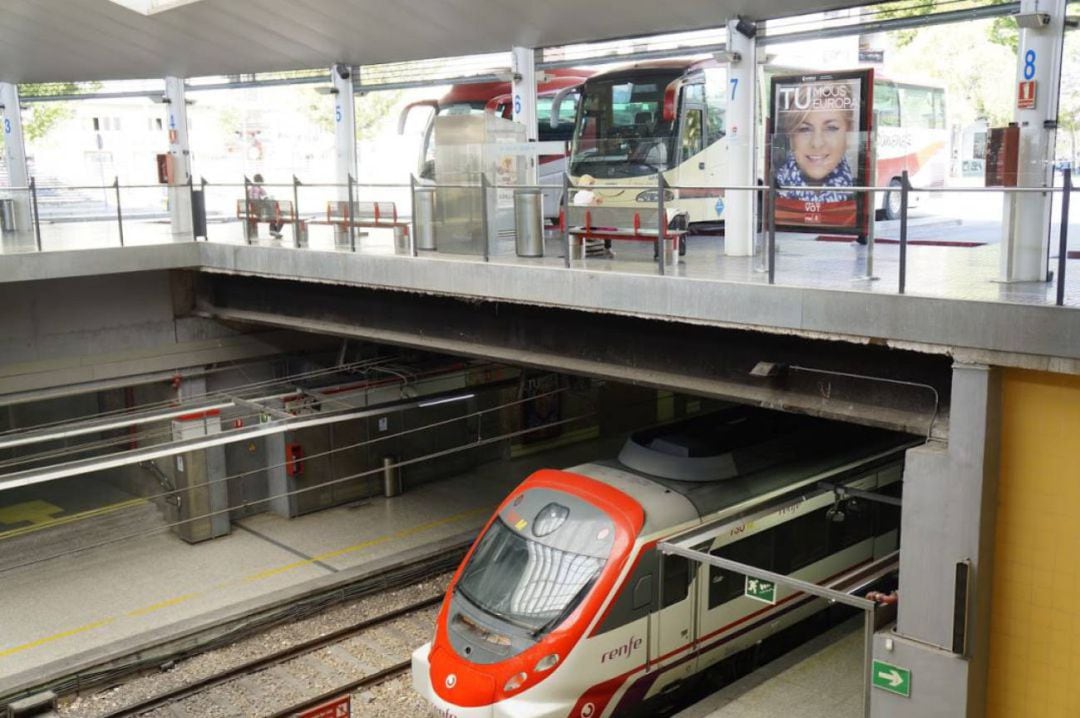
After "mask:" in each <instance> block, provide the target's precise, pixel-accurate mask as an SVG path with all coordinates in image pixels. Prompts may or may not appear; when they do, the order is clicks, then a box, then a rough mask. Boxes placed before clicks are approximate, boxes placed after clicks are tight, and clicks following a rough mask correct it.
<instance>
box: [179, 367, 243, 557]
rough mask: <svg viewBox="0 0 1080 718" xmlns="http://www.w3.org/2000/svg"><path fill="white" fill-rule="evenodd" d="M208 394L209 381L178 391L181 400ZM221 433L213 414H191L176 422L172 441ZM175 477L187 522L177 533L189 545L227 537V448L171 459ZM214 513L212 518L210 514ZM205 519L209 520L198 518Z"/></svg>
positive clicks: (194, 381)
mask: <svg viewBox="0 0 1080 718" xmlns="http://www.w3.org/2000/svg"><path fill="white" fill-rule="evenodd" d="M205 394H206V379H205V378H203V377H198V378H194V379H187V380H185V381H184V383H183V384H181V385H180V387H179V388H178V390H177V398H179V399H181V400H183V399H185V398H187V397H190V396H202V395H205ZM220 433H221V417H220V416H219V415H217V414H215V413H212V412H206V413H204V414H197V413H196V414H192V415H187V416H184V417H181V418H178V419H175V420H173V422H172V438H173V440H174V441H183V440H186V439H194V438H197V437H209V436H215V435H217V434H220ZM166 461H169V459H166ZM166 473H168V474H171V476H172V478H173V483H174V484H175V485H176V488H177V490H178V492H179V496H180V516H179V519H180V520H181V521H183V522H184V523H182V524H180V525H179V526H178V527H176V529H175V531H176V532H177V533H178V534H179V535H180V537H181V538H182V539H184V540H185V541H187V542H188V543H197V542H199V541H206V540H207V539H212V538H217V537H218V536H225V535H226V534H228V533H229V531H230V524H231V522H230V519H229V514H228V513H227V511H226V509H227V508H228V506H229V490H228V486H227V484H226V483H225V481H224V478H225V475H226V472H225V447H224V446H211V447H207V448H205V449H197V450H192V451H187V452H184V453H181V454H177V455H175V456H173V457H171V466H170V467H169V469H168V470H167V471H166ZM208 514H212V515H208ZM199 516H205V517H206V518H195V517H199Z"/></svg>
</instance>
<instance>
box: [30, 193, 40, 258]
mask: <svg viewBox="0 0 1080 718" xmlns="http://www.w3.org/2000/svg"><path fill="white" fill-rule="evenodd" d="M30 201H31V202H32V203H33V205H34V241H35V242H36V243H37V251H39V252H40V251H41V217H39V216H38V201H37V178H36V177H31V178H30Z"/></svg>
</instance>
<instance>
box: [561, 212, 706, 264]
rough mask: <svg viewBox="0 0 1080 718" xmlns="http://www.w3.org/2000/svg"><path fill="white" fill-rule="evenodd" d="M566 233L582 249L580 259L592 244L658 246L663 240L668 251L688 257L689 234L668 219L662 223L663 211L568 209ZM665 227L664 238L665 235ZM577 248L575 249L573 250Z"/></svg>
mask: <svg viewBox="0 0 1080 718" xmlns="http://www.w3.org/2000/svg"><path fill="white" fill-rule="evenodd" d="M568 215H569V216H568V217H566V218H564V219H565V221H566V227H567V229H566V231H567V234H569V235H570V237H571V239H573V240H575V241H574V242H573V243H572V244H576V246H577V247H578V248H580V249H579V254H578V256H579V257H580V258H584V256H585V251H584V246H585V243H586V242H588V241H589V240H604V241H609V240H631V241H637V242H653V243H655V242H656V240H657V237H659V238H660V239H661V241H662V243H663V244H664V245H665V247H664V250H665V251H666V252H671V255H669V256H673V255H674V252H675V250H678V253H679V255H680V256H681V255H685V254H686V242H685V239H686V230H685V229H671V228H670V227H669V224H670V223H669V221H668V218H667V217H665V218H664V221H663V223H661V222H660V221H659V217H660V213H659V208H657V207H655V206H653V207H641V208H636V207H596V206H591V205H590V206H574V205H571V206H570V207H569V208H568ZM661 226H662V227H663V234H662V235H661V232H660V230H661ZM572 248H573V247H572Z"/></svg>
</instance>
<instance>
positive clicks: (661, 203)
mask: <svg viewBox="0 0 1080 718" xmlns="http://www.w3.org/2000/svg"><path fill="white" fill-rule="evenodd" d="M656 177H657V180H656V183H655V184H651V185H647V184H641V183H632V182H628V183H626V184H603V185H582V184H575V183H573V182H571V181H570V180H569V178H568V177H565V176H564V177H563V181H562V183H561V184H560V185H542V184H536V185H520V184H518V185H500V184H496V183H491V182H489V181H488V180H487V179H486V177H483V176H481V179H480V181H479V182H477V183H442V184H437V183H429V182H421V181H419V180H417V179H416V178H415V177H410V182H409V183H408V184H406V183H372V182H358V181H357V180H356V179H355V178H353V177H352V176H350V177H349V178H348V181H347V182H346V183H344V184H339V183H319V182H314V183H308V182H302V181H301V180H300V179H299V178H298V177H296V176H293V177H292V181H291V182H288V183H260V184H259V186H260V187H262V188H264V190H265V191H266V192H267V193H268V194H269V196H270V197H274V198H277V199H278V200H279V201H285V202H291V211H290V212H289V213H288V216H287V217H286V218H285V219H286V222H285V223H282V227H283V226H284V224H286V223H287V224H288V225H290V227H291V233H292V235H293V237H292V239H293V241H292V246H293V247H295V248H298V249H319V248H321V247H317V246H313V245H312V244H310V243H309V242H308V232H309V226H308V225H309V224H325V225H335V226H336V230H335V231H336V232H337V234H336V235H335V242H334V244H333V245H332V246H330V247H328V248H332V249H335V250H338V251H340V250H343V249H346V248H347V249H348V251H351V252H355V251H357V249H358V229H359V228H361V227H365V225H363V224H362V223H359V222H356V221H353V219H352V218H351V213H350V217H349V218H348V221H344V222H333V221H322V220H321V219H320V217H322V216H323V215H324V214H325V213H326V210H325V207H326V206H327V204H328V203H329V202H331V201H335V200H336V201H341V200H344V201H346V202H348V203H349V204H348V207H355V206H356V203H357V202H358V201H359V200H361V199H365V200H366V199H368V198H369V196H370V195H371V194H372V193H377V192H382V193H384V194H386V193H389V194H396V195H397V196H398V197H399V198H400V199H401V200H402V201H401V205H402V207H401V211H400V220H401V221H400V222H398V223H397V224H399V225H401V226H402V227H407V229H406V230H405V233H406V234H407V242H405V243H404V245H403V246H400V247H398V249H399V250H401V251H400V252H399V253H400V254H407V255H410V256H413V257H417V256H420V254H421V251H424V252H425V256H432V255H430V254H427V252H428V251H429V250H430V249H434V247H432V246H431V241H430V239H426V240H425V242H424V243H423V244H424V246H421V242H418V238H419V237H421V236H424V237H426V238H429V237H430V236H431V235H430V234H428V233H429V232H430V231H431V228H430V227H425V226H423V224H422V223H423V222H431V223H433V224H434V225H436V226H437V225H438V223H439V221H440V219H439V217H438V216H435V215H434V213H432V212H430V211H428V212H426V213H425V212H424V211H419V212H418V211H417V210H416V208H417V205H418V201H417V198H418V195H419V193H421V192H424V193H428V195H427V197H426V198H425V201H430V198H431V197H435V198H436V202H437V197H438V195H439V193H440V192H448V191H454V190H456V191H459V192H460V191H463V190H464V191H468V190H473V191H475V192H477V196H478V198H479V201H478V206H479V208H480V212H479V217H478V218H477V225H478V226H477V231H478V233H479V236H480V237H482V242H479V243H478V244H479V247H478V249H477V251H476V253H475V254H476V256H477V257H478V258H480V259H481V260H482V261H485V262H487V261H491V260H492V258H493V256H496V252H495V251H493V246H492V241H493V236H494V235H496V234H497V232H498V227H494V223H495V218H493V217H490V216H489V214H490V210H489V203H488V199H489V198H490V195H491V193H492V192H496V193H498V192H502V191H506V190H540V191H541V192H544V191H547V192H551V193H558V194H559V195H560V196H561V211H560V212H559V214H560V224H559V227H558V234H559V235H561V245H562V246H561V250H562V253H563V266H565V267H566V268H572V267H573V266H574V263H573V259H572V257H573V255H574V249H575V247H574V246H573V243H574V241H580V242H581V245H582V246H584V245H585V244H586V240H585V239H580V237H581V235H582V233H581V232H578V231H575V228H573V227H571V226H570V222H569V218H570V214H571V206H572V197H573V196H574V195H575V194H576V193H578V192H585V191H598V190H602V191H636V192H638V193H641V192H643V191H646V190H654V191H655V194H656V199H655V202H637V203H635V205H634V207H637V208H639V210H640V212H642V213H644V212H655V213H656V216H657V217H669V216H670V215H671V212H669V210H670V207H671V204H670V203H671V202H673V201H675V202H677V198H678V196H679V193H681V192H685V191H692V192H696V193H701V192H707V193H708V195H709V196H710V197H712V196H716V197H724V196H726V195H727V194H728V193H734V192H747V193H753V195H754V200H753V201H752V204H753V205H754V206H756V207H757V212H755V215H756V221H757V224H756V226H755V229H754V233H755V236H754V242H753V246H754V250H753V251H754V255H755V257H756V258H757V259H755V260H754V261H755V262H763V264H760V263H759V265H758V266H757V267H755V269H757V270H758V271H761V272H762V273H764V274H766V275H767V282H768V283H769V284H776V283H777V270H778V259H777V232H778V229H777V221H776V218H777V200H778V199H779V198H780V197H781V193H783V192H785V191H787V190H801V191H806V190H807V189H808V188H806V187H786V186H782V185H779V184H777V183H776V182H775V181H773V182H772V183H770V184H768V185H765V184H758V185H746V186H742V185H724V186H716V185H713V186H686V185H674V184H668V183H667V182H665V181H664V178H663V175H662V174H658V175H656ZM253 186H254V183H252V182H251V180H250V179H249V178H248V177H244V178H243V181H242V182H235V183H211V182H208V181H207V180H206V179H205V178H201V179H200V181H199V182H198V183H195V182H194V181H193V180H189V181H188V182H186V183H182V184H172V185H161V184H122V183H121V182H120V179H119V178H118V177H117V178H114V179H113V181H112V183H110V184H104V185H73V186H50V187H41V186H40V185H38V183H37V182H36V180H35V179H31V181H30V184H29V185H28V186H27V187H9V188H0V218H3V217H5V216H6V217H8V219H5V220H4V221H5V222H7V224H4V225H3V229H4V235H3V236H4V237H5V238H7V237H8V236H9V235H10V234H11V233H12V232H14V233H15V234H16V235H18V234H20V233H22V235H24V236H26V237H27V238H28V240H30V241H28V242H27V244H26V246H25V249H26V250H27V251H43V250H44V249H45V243H44V241H43V232H42V226H43V225H46V226H51V225H53V224H56V223H60V222H63V221H73V219H72V218H70V217H62V216H60V217H58V216H53V217H50V216H48V213H47V212H43V204H45V203H46V201H49V202H55V201H56V200H57V198H58V197H59V196H60V195H61V194H62V193H86V192H93V193H95V195H94V197H95V202H96V204H95V206H94V207H93V209H92V210H88V213H87V214H84V215H81V216H79V217H77V219H78V220H79V221H83V222H104V223H113V224H114V225H115V244H116V245H118V246H121V247H123V246H127V245H128V244H129V243H130V242H129V240H130V238H131V235H130V233H129V232H128V231H126V230H127V229H129V228H130V225H131V224H132V223H134V222H137V221H139V220H140V219H146V218H147V217H152V218H155V219H160V218H161V217H166V216H172V217H173V221H174V222H175V220H176V218H175V213H171V212H170V209H171V208H170V207H169V206H168V204H169V202H170V200H171V201H177V200H178V198H182V199H186V200H187V203H188V204H189V205H190V207H191V217H190V222H191V224H190V228H191V229H190V230H187V231H184V230H182V229H181V230H180V231H178V228H177V227H175V226H171V225H169V226H170V229H169V237H168V239H167V240H164V241H175V240H177V239H181V240H184V239H186V240H198V239H200V238H202V239H204V240H207V241H230V239H229V238H228V236H227V235H228V232H227V231H225V230H224V229H222V230H219V228H218V226H215V227H214V229H213V231H211V230H210V229H209V227H208V226H207V220H208V218H210V217H212V218H214V219H215V220H217V224H218V225H226V224H228V223H230V222H232V221H236V222H238V223H239V224H240V225H241V226H244V232H243V235H242V239H241V241H243V242H245V243H247V244H254V243H255V242H256V241H258V227H257V226H256V227H255V228H254V231H253V230H252V229H251V225H252V224H255V225H257V224H259V223H260V222H264V221H265V220H262V219H253V216H254V215H253V213H252V187H253ZM812 189H813V188H811V190H812ZM833 189H836V188H833ZM842 190H843V191H844V192H850V193H852V194H853V195H864V196H867V197H866V199H865V206H866V207H868V208H869V209H868V210H867V211H868V212H870V213H871V216H870V218H869V223H870V226H871V227H872V225H873V221H874V217H873V212H874V208H875V207H876V202H875V197H876V196H877V194H878V193H892V192H898V193H899V200H900V201H899V209H900V211H899V241H898V244H899V250H898V257H897V260H898V266H897V280H896V281H897V284H896V293H898V294H906V293H907V292H908V289H909V287H908V285H909V278H910V263H909V258H910V251H911V241H910V236H909V235H910V229H911V223H910V207H911V195H912V194H913V193H927V192H932V193H944V194H950V193H985V192H995V193H1002V194H1003V195H1006V196H1008V195H1010V194H1023V193H1043V194H1052V195H1060V230H1059V233H1058V243H1057V250H1058V256H1057V262H1056V266H1055V267H1054V270H1055V271H1054V272H1053V275H1054V282H1055V284H1056V286H1055V291H1054V303H1055V304H1056V305H1058V306H1064V304H1065V297H1066V276H1067V274H1066V272H1067V267H1068V263H1067V259H1068V258H1069V254H1068V231H1069V228H1068V219H1069V211H1070V199H1071V195H1072V193H1073V192H1074V191H1075V188H1074V186H1073V182H1072V174H1071V171H1070V170H1069V169H1065V170H1064V171H1063V173H1062V185H1061V186H1059V187H932V188H926V187H915V186H913V185H912V184H911V181H910V178H909V176H908V174H907V172H906V171H905V172H903V173H902V175H901V182H900V186H899V187H896V186H888V187H877V186H852V187H843V188H842ZM150 191H156V192H159V193H161V192H164V193H165V194H167V195H169V198H168V199H162V200H159V203H160V204H159V206H158V207H157V210H158V212H157V214H156V215H155V214H153V213H152V212H150V213H148V210H147V207H145V206H140V203H133V202H132V201H131V199H130V198H131V197H132V196H133V194H134V193H135V192H150ZM669 192H670V193H672V196H674V197H675V198H676V199H675V200H672V199H670V198H669V196H668V195H669ZM96 193H100V196H101V199H100V200H97V199H96V197H97V194H96ZM46 195H47V196H46ZM185 195H186V197H185ZM286 196H287V197H288V198H289V199H288V200H284V197H286ZM197 199H198V201H196V200H197ZM860 199H862V198H860ZM238 200H239V201H242V202H243V203H244V212H243V217H241V216H240V212H239V211H236V212H235V213H233V212H232V211H230V209H229V203H230V202H231V203H233V205H234V206H235V203H236V202H237V201H238ZM302 201H304V202H305V203H306V206H305V207H302V206H301V203H302ZM4 202H8V203H12V202H13V203H15V204H17V205H19V206H20V207H22V210H21V211H19V212H14V213H11V212H10V211H9V212H8V214H7V215H4V211H3V210H4V209H5V208H4V207H3V204H2V203H4ZM141 204H142V205H145V204H146V200H145V199H144V200H143V201H142V202H141ZM405 205H408V208H407V209H406V207H405ZM608 206H610V205H608ZM423 209H424V208H421V210H423ZM427 209H428V210H430V207H428V208H427ZM503 209H505V208H503ZM622 209H625V210H627V211H629V212H630V214H633V212H632V210H633V207H623V208H622ZM11 216H15V217H17V218H19V219H18V220H17V223H19V224H20V226H16V227H12V226H10V224H11V219H10V217H11ZM663 224H664V223H663V222H661V225H663ZM245 225H246V226H245ZM493 227H494V228H493ZM280 229H281V228H280V227H279V228H277V229H276V231H275V232H274V234H275V235H276V234H279V233H280ZM585 234H586V235H587V234H588V233H585ZM673 234H676V235H677V234H678V232H677V231H676V230H673V229H669V228H667V227H664V226H661V227H660V228H658V230H657V231H656V232H655V239H654V242H655V247H654V257H655V264H656V270H657V272H658V273H659V274H661V275H670V274H671V273H672V271H671V270H672V267H671V266H670V264H669V263H670V261H671V254H670V250H668V251H665V242H668V241H670V240H671V239H672V236H673ZM549 236H550V233H549ZM650 236H651V235H650ZM639 238H640V237H639ZM235 239H236V238H235V237H233V239H232V241H235ZM866 239H867V242H866V251H865V259H864V267H865V274H864V275H861V276H859V277H858V278H859V279H874V278H876V277H874V261H875V237H874V233H873V231H871V232H869V236H868V237H867V238H866ZM110 241H111V240H110ZM31 244H32V246H31ZM435 256H437V255H435ZM582 257H584V252H583V251H582Z"/></svg>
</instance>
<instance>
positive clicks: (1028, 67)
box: [1024, 50, 1035, 80]
mask: <svg viewBox="0 0 1080 718" xmlns="http://www.w3.org/2000/svg"><path fill="white" fill-rule="evenodd" d="M1033 77H1035V51H1034V50H1028V51H1027V52H1025V53H1024V79H1025V80H1030V79H1032V78H1033Z"/></svg>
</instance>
